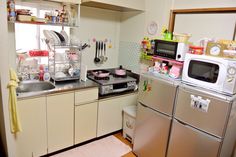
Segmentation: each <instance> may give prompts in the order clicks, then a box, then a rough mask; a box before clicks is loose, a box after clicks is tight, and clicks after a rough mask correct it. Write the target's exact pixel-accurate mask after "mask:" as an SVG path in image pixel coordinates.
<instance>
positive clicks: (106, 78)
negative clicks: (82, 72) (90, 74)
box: [94, 76, 110, 80]
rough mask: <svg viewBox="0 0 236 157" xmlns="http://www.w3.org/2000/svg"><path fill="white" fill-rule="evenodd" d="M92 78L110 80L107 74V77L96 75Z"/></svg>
mask: <svg viewBox="0 0 236 157" xmlns="http://www.w3.org/2000/svg"><path fill="white" fill-rule="evenodd" d="M94 79H95V80H110V77H109V76H107V77H97V76H94Z"/></svg>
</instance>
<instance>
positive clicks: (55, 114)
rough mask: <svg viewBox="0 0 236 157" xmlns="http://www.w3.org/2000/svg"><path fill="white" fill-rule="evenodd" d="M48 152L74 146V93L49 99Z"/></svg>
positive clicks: (49, 97) (53, 96)
mask: <svg viewBox="0 0 236 157" xmlns="http://www.w3.org/2000/svg"><path fill="white" fill-rule="evenodd" d="M47 122H48V126H47V128H48V152H49V153H51V152H54V151H57V150H60V149H63V148H66V147H69V146H72V145H73V143H74V142H73V135H74V131H73V130H74V127H73V125H74V93H65V94H60V95H51V96H48V97H47Z"/></svg>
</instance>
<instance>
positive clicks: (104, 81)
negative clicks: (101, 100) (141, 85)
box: [87, 72, 137, 95]
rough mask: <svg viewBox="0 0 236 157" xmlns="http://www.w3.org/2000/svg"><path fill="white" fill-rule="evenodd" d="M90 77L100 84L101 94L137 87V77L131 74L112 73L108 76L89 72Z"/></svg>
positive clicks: (132, 89) (131, 89)
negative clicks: (98, 75) (118, 74)
mask: <svg viewBox="0 0 236 157" xmlns="http://www.w3.org/2000/svg"><path fill="white" fill-rule="evenodd" d="M87 77H88V79H90V80H92V81H94V82H96V83H98V84H99V94H100V95H108V94H112V93H121V92H125V91H134V90H136V89H137V83H136V82H137V79H136V78H134V77H131V76H129V75H123V76H117V75H115V74H114V73H112V72H111V73H110V75H109V76H107V77H96V76H94V75H93V74H90V73H88V76H87Z"/></svg>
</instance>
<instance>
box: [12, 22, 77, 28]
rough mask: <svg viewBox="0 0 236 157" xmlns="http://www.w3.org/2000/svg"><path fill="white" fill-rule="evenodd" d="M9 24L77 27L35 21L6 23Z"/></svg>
mask: <svg viewBox="0 0 236 157" xmlns="http://www.w3.org/2000/svg"><path fill="white" fill-rule="evenodd" d="M8 23H10V24H15V23H19V24H32V25H48V26H63V27H78V26H72V25H69V24H67V23H45V22H35V21H14V22H12V21H8Z"/></svg>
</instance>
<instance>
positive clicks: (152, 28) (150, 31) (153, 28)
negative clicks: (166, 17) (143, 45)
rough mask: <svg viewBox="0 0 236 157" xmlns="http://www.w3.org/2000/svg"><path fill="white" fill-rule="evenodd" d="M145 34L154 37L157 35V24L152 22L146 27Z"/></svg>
mask: <svg viewBox="0 0 236 157" xmlns="http://www.w3.org/2000/svg"><path fill="white" fill-rule="evenodd" d="M147 32H148V34H150V35H155V34H156V33H157V23H156V22H155V21H152V22H150V23H149V24H148V26H147Z"/></svg>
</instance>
